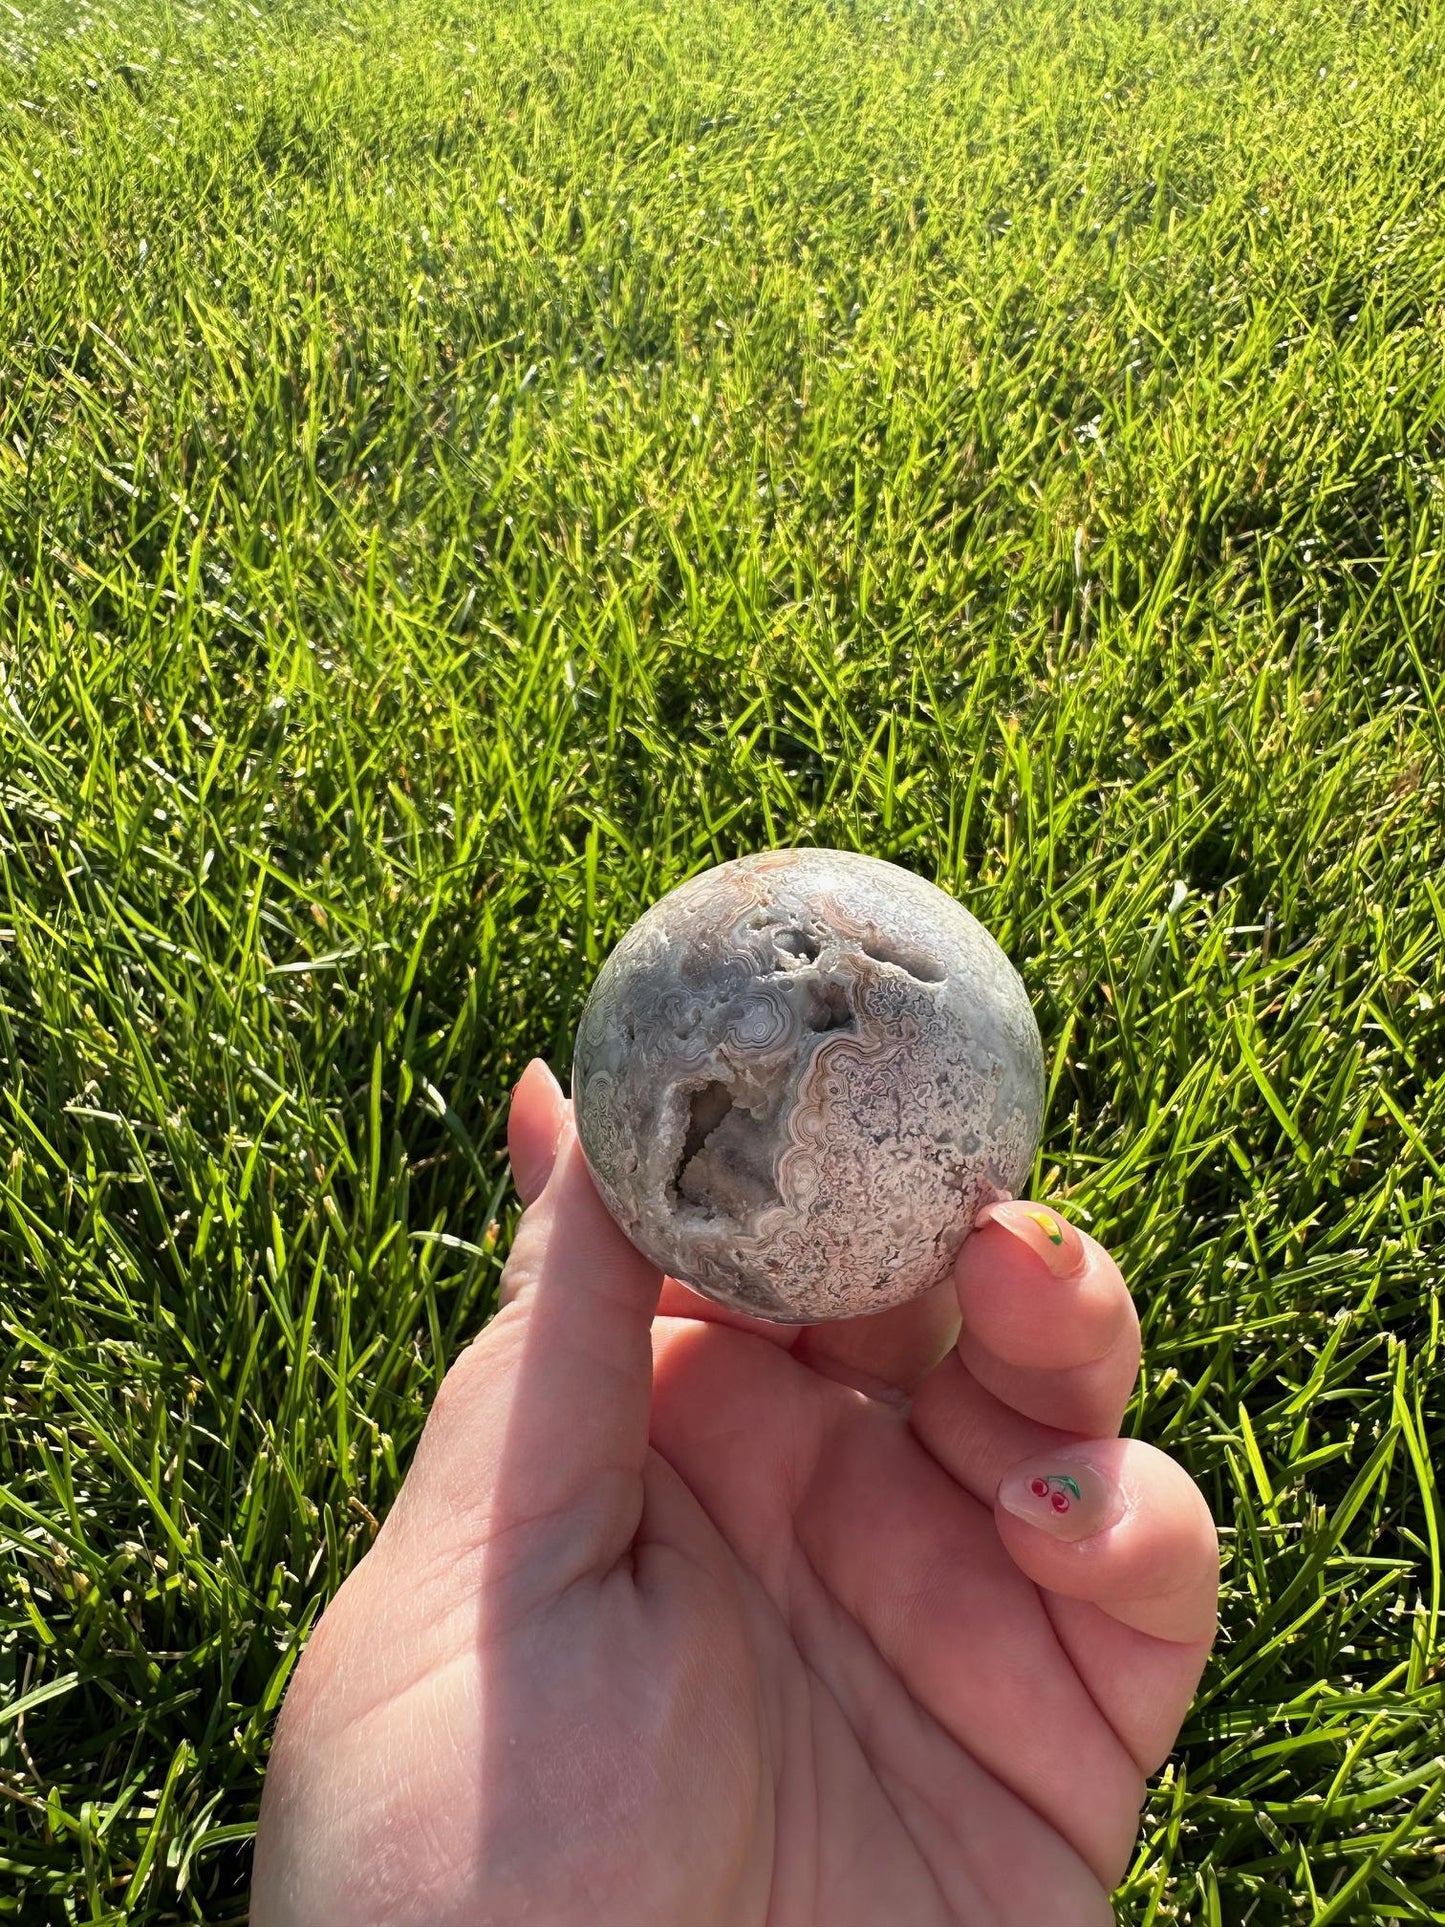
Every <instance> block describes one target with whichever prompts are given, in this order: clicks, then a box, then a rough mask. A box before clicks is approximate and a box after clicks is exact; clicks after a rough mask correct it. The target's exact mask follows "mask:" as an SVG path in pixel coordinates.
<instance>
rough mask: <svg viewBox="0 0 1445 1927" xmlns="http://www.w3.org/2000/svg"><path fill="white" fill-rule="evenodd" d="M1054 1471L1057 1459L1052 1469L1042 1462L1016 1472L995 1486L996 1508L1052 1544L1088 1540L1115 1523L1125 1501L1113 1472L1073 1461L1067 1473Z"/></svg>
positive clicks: (1066, 1461) (1046, 1461)
mask: <svg viewBox="0 0 1445 1927" xmlns="http://www.w3.org/2000/svg"><path fill="white" fill-rule="evenodd" d="M1061 1456H1062V1455H1061ZM1071 1459H1072V1455H1070V1458H1066V1459H1065V1460H1064V1463H1065V1464H1070V1460H1071ZM1058 1465H1059V1462H1058V1460H1057V1459H1055V1461H1054V1463H1053V1464H1052V1465H1050V1464H1049V1462H1048V1460H1047V1459H1046V1460H1045V1461H1044V1463H1043V1464H1042V1465H1038V1464H1034V1465H1020V1466H1016V1467H1015V1468H1014V1470H1013V1471H1012V1472H1009V1473H1008V1474H1006V1475H1005V1477H1004V1478H1003V1479H1002V1480H1001V1481H1000V1483H999V1489H998V1503H999V1505H1000V1506H1001V1507H1002V1508H1003V1510H1004V1511H1005V1512H1011V1513H1012V1514H1013V1516H1014V1517H1015V1518H1016V1519H1022V1520H1023V1521H1024V1523H1025V1524H1026V1525H1030V1526H1036V1527H1037V1528H1038V1529H1039V1530H1040V1531H1042V1532H1047V1533H1048V1534H1049V1535H1050V1537H1051V1538H1054V1539H1065V1540H1078V1539H1091V1538H1092V1537H1093V1536H1094V1534H1095V1533H1096V1532H1103V1531H1106V1530H1107V1529H1108V1527H1110V1526H1114V1525H1117V1524H1118V1523H1119V1521H1120V1519H1121V1518H1123V1516H1124V1507H1125V1497H1124V1491H1123V1488H1122V1486H1121V1485H1120V1484H1119V1482H1118V1480H1117V1479H1116V1478H1114V1476H1113V1475H1112V1473H1111V1472H1109V1471H1106V1470H1101V1469H1100V1468H1099V1467H1098V1466H1097V1465H1095V1464H1093V1463H1092V1462H1091V1461H1089V1460H1085V1459H1072V1464H1071V1469H1070V1470H1069V1471H1067V1472H1062V1471H1060V1470H1059V1469H1058Z"/></svg>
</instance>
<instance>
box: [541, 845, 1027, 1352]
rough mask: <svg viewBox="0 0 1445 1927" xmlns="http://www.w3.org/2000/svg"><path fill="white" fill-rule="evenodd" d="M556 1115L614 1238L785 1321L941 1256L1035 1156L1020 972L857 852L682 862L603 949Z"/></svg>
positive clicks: (884, 1293) (925, 1270) (905, 879)
mask: <svg viewBox="0 0 1445 1927" xmlns="http://www.w3.org/2000/svg"><path fill="white" fill-rule="evenodd" d="M572 1099H573V1106H574V1115H575V1118H576V1125H577V1135H578V1138H579V1140H580V1142H581V1145H582V1150H583V1154H584V1156H585V1157H586V1159H587V1164H588V1167H589V1169H590V1171H591V1173H592V1176H593V1179H594V1180H595V1182H596V1185H597V1189H598V1192H599V1193H600V1195H601V1197H602V1199H603V1201H604V1202H605V1204H606V1206H607V1208H608V1210H609V1211H610V1212H611V1214H612V1216H613V1217H614V1218H615V1219H616V1220H617V1222H618V1224H619V1225H621V1227H622V1229H623V1231H625V1232H626V1234H627V1236H628V1237H629V1238H630V1239H631V1241H632V1243H633V1244H634V1245H635V1246H636V1247H637V1249H638V1250H639V1251H641V1252H642V1253H643V1254H644V1255H645V1256H646V1257H648V1258H650V1259H651V1260H652V1262H653V1263H654V1264H656V1265H657V1266H659V1267H660V1268H661V1269H662V1270H663V1271H665V1272H667V1273H669V1274H670V1275H671V1276H672V1277H674V1278H678V1279H681V1280H682V1281H683V1282H684V1283H685V1284H688V1285H691V1286H692V1287H693V1288H694V1289H695V1290H697V1291H700V1292H702V1293H704V1294H705V1295H706V1296H707V1297H709V1298H713V1299H716V1300H717V1301H718V1302H719V1303H721V1304H725V1305H731V1306H735V1307H737V1308H738V1309H739V1310H742V1311H747V1312H751V1313H752V1314H753V1315H754V1316H755V1317H760V1318H768V1319H774V1320H777V1321H779V1322H781V1323H788V1324H812V1323H814V1322H817V1321H820V1320H823V1319H830V1318H851V1317H856V1316H857V1315H858V1314H859V1313H863V1312H875V1311H884V1310H886V1309H887V1308H888V1307H889V1306H891V1305H901V1304H903V1303H904V1302H905V1301H906V1300H908V1299H910V1298H915V1297H917V1296H918V1295H919V1294H920V1293H921V1292H925V1291H927V1290H928V1289H929V1288H930V1287H931V1286H933V1285H936V1284H938V1283H939V1282H940V1281H941V1280H942V1279H944V1278H946V1277H947V1276H948V1274H949V1271H950V1269H951V1267H952V1265H953V1261H954V1258H955V1256H956V1255H957V1252H958V1248H959V1246H960V1245H961V1244H962V1242H963V1240H964V1239H965V1238H966V1237H967V1235H968V1233H969V1231H970V1230H971V1228H972V1226H973V1221H974V1218H975V1216H976V1215H977V1213H978V1212H979V1211H980V1210H981V1209H982V1208H983V1206H984V1205H985V1204H988V1203H990V1202H992V1201H994V1200H997V1199H999V1198H1001V1197H1005V1196H1013V1195H1016V1194H1017V1193H1018V1191H1019V1189H1020V1187H1021V1186H1022V1185H1023V1183H1024V1180H1025V1178H1026V1177H1027V1175H1028V1172H1029V1169H1030V1167H1031V1165H1032V1162H1033V1156H1034V1151H1035V1149H1036V1147H1037V1144H1038V1136H1039V1127H1040V1122H1041V1119H1042V1115H1043V1101H1044V1066H1043V1052H1042V1048H1041V1046H1040V1043H1039V1032H1038V1026H1037V1024H1036V1023H1035V1022H1034V1015H1033V1012H1032V1010H1031V1009H1030V1008H1029V1000H1028V995H1027V993H1026V992H1025V990H1024V987H1023V984H1022V982H1021V981H1020V979H1019V976H1018V973H1017V972H1016V971H1015V970H1014V968H1013V966H1012V965H1011V964H1010V963H1009V960H1008V958H1007V957H1005V955H1004V954H1003V952H1002V950H1000V949H999V947H998V945H997V944H996V943H995V942H994V940H993V938H992V937H991V936H990V935H989V934H988V932H987V931H986V930H985V929H984V927H983V925H982V924H981V923H979V922H978V921H977V919H976V918H974V917H972V916H970V915H969V913H968V911H967V910H965V909H964V908H963V907H962V905H961V904H959V903H956V902H955V901H954V899H953V898H952V897H950V896H948V895H946V894H945V892H944V891H942V890H940V889H938V888H937V887H936V886H935V885H934V884H932V883H928V882H926V881H925V880H924V879H923V878H922V877H919V876H915V875H914V874H913V873H912V872H911V871H909V870H903V869H900V868H898V867H897V866H896V865H895V864H892V863H884V862H882V861H880V859H878V858H877V857H871V856H856V855H852V854H850V853H849V852H846V851H843V850H813V849H797V850H771V851H766V852H763V853H762V854H759V855H756V856H746V857H741V858H739V859H738V860H737V861H736V862H734V863H724V864H721V865H720V866H719V867H718V868H716V869H713V870H707V871H705V872H703V873H702V874H701V875H700V876H695V877H693V878H691V879H690V880H689V881H688V882H687V883H684V884H682V885H681V886H680V887H679V888H677V889H676V890H673V891H671V892H670V893H669V894H668V895H667V896H665V897H663V898H662V899H661V900H660V901H659V902H657V903H655V904H653V906H652V908H651V909H650V910H648V911H646V912H645V914H644V915H643V916H641V917H640V918H639V919H638V921H637V922H636V923H635V924H633V926H632V928H631V929H630V930H629V931H628V932H627V934H626V935H625V936H624V937H623V938H622V940H621V941H620V942H619V943H618V945H617V947H616V949H615V950H613V952H612V954H611V955H610V956H609V957H608V959H607V961H606V963H605V964H604V965H603V967H602V970H601V972H600V974H599V975H598V978H597V981H596V983H595V984H594V985H593V988H592V993H591V995H590V997H589V998H588V1000H587V1005H586V1008H585V1009H584V1011H583V1013H582V1021H581V1023H580V1024H579V1026H578V1029H577V1045H576V1052H575V1055H574V1058H573V1065H572Z"/></svg>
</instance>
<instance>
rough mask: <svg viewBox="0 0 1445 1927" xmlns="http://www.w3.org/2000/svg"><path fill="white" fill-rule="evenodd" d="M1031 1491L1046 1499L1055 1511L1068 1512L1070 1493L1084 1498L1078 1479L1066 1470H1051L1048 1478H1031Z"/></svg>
mask: <svg viewBox="0 0 1445 1927" xmlns="http://www.w3.org/2000/svg"><path fill="white" fill-rule="evenodd" d="M1029 1491H1030V1492H1032V1493H1033V1495H1034V1497H1035V1498H1036V1499H1043V1500H1046V1501H1047V1503H1048V1504H1049V1506H1050V1507H1052V1509H1053V1510H1054V1511H1055V1512H1067V1511H1068V1509H1069V1495H1070V1493H1072V1494H1073V1496H1074V1497H1075V1498H1076V1499H1082V1498H1083V1496H1084V1495H1083V1493H1082V1492H1081V1491H1080V1490H1079V1482H1078V1480H1077V1479H1071V1478H1070V1477H1069V1476H1068V1474H1067V1473H1066V1472H1051V1473H1050V1474H1049V1475H1048V1477H1047V1478H1038V1479H1030V1480H1029Z"/></svg>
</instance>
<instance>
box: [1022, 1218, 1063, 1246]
mask: <svg viewBox="0 0 1445 1927" xmlns="http://www.w3.org/2000/svg"><path fill="white" fill-rule="evenodd" d="M1024 1215H1025V1217H1029V1218H1032V1219H1033V1221H1034V1223H1035V1224H1037V1225H1042V1226H1043V1231H1044V1236H1045V1237H1046V1238H1047V1239H1048V1241H1049V1243H1050V1244H1055V1245H1061V1244H1062V1243H1063V1242H1064V1233H1063V1228H1062V1226H1061V1225H1060V1223H1059V1221H1058V1219H1057V1218H1056V1217H1055V1216H1054V1215H1053V1213H1052V1212H1051V1211H1028V1212H1025V1214H1024Z"/></svg>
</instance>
